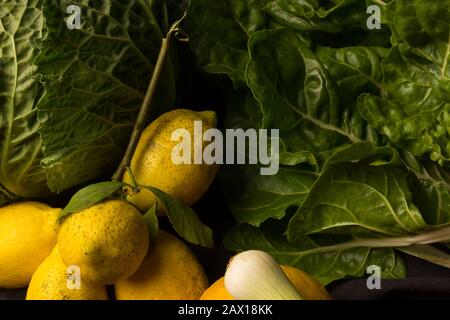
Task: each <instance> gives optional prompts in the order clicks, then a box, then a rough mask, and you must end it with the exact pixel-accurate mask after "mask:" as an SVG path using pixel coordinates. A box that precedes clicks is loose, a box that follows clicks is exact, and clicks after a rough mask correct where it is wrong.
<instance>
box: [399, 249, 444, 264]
mask: <svg viewBox="0 0 450 320" xmlns="http://www.w3.org/2000/svg"><path fill="white" fill-rule="evenodd" d="M396 249H397V250H399V251H401V252H404V253H406V254H409V255H411V256H414V257H416V258H419V259H423V260H426V261H429V262H431V263H434V264H437V265H439V266H442V267H445V268H449V269H450V255H449V254H448V253H446V252H444V251H442V250H439V249H437V248H435V247H432V246H429V245H420V244H419V245H415V246H410V247H403V248H396Z"/></svg>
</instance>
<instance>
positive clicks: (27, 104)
mask: <svg viewBox="0 0 450 320" xmlns="http://www.w3.org/2000/svg"><path fill="white" fill-rule="evenodd" d="M41 9H42V3H41V1H38V0H18V1H10V0H2V1H0V184H2V185H3V186H4V187H5V188H6V189H7V190H9V191H10V192H13V193H15V194H17V195H20V196H23V197H31V196H44V195H48V194H49V190H48V188H47V182H46V179H45V175H44V170H43V169H42V168H41V166H40V165H39V161H40V159H41V157H42V153H41V145H42V141H41V139H40V137H39V133H38V129H39V127H40V126H41V125H42V122H43V121H44V119H38V117H37V108H36V102H37V101H38V100H39V97H40V96H41V94H42V87H40V86H39V85H38V83H37V82H36V81H35V80H34V79H33V74H34V72H35V70H36V67H35V66H34V65H33V63H32V60H31V58H32V57H35V56H36V55H37V54H38V52H39V50H38V49H37V48H36V43H37V42H38V40H40V39H41V38H42V36H43V26H44V19H43V16H42V12H41Z"/></svg>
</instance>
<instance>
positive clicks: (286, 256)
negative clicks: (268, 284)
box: [224, 224, 405, 285]
mask: <svg viewBox="0 0 450 320" xmlns="http://www.w3.org/2000/svg"><path fill="white" fill-rule="evenodd" d="M299 243H300V244H297V245H293V244H290V243H289V242H288V241H287V240H286V239H285V238H284V236H283V233H282V229H279V228H277V226H274V225H273V224H271V225H263V227H261V228H259V229H258V228H255V227H252V226H249V225H246V224H241V225H239V226H237V227H235V228H234V229H232V230H231V231H230V232H229V233H228V234H227V235H226V236H225V239H224V244H225V246H226V247H227V248H228V249H229V250H232V251H238V252H240V251H245V250H263V251H265V252H267V253H269V254H270V255H272V257H273V258H274V259H275V260H277V261H278V263H280V264H285V265H290V266H294V267H296V268H299V269H302V270H304V271H305V272H307V273H309V274H310V275H312V276H313V277H314V278H316V279H317V280H319V281H320V282H322V283H323V284H324V285H327V284H329V283H331V282H333V281H334V280H337V279H342V278H344V277H348V276H352V277H361V276H363V275H364V274H365V272H366V268H367V267H368V266H370V265H373V264H375V265H377V266H379V267H380V268H381V275H382V277H383V278H385V279H399V278H404V277H405V265H404V262H403V260H402V259H401V258H400V257H399V256H398V255H396V254H395V252H394V250H393V249H391V248H375V249H370V248H367V247H358V246H357V244H355V246H351V247H348V243H341V244H334V245H326V246H321V245H319V244H318V243H316V242H314V241H313V240H312V239H311V238H309V237H303V238H302V239H301V241H300V242H299Z"/></svg>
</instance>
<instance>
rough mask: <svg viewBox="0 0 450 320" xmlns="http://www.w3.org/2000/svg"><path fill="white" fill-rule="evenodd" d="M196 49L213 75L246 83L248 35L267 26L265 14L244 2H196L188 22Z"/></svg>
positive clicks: (189, 13) (200, 61)
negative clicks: (224, 76)
mask: <svg viewBox="0 0 450 320" xmlns="http://www.w3.org/2000/svg"><path fill="white" fill-rule="evenodd" d="M185 22H186V24H185V29H186V31H187V33H188V35H189V38H190V45H191V48H192V50H193V51H194V52H195V53H196V55H197V58H198V59H199V63H200V65H201V66H202V67H203V69H204V70H205V71H207V72H209V73H219V74H226V75H228V76H229V77H230V78H231V79H232V80H233V82H234V85H235V86H236V87H239V86H242V85H243V84H244V83H245V77H244V70H245V66H246V64H247V61H248V52H247V40H248V34H250V33H252V32H253V31H255V30H258V29H260V28H261V26H262V25H264V23H265V22H264V17H263V16H262V15H261V13H260V12H259V11H258V10H256V9H253V8H251V7H249V6H248V4H247V1H242V0H223V1H210V0H193V1H191V4H190V7H189V12H188V15H187V17H186V20H185Z"/></svg>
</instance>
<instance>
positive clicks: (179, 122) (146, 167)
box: [123, 109, 218, 212]
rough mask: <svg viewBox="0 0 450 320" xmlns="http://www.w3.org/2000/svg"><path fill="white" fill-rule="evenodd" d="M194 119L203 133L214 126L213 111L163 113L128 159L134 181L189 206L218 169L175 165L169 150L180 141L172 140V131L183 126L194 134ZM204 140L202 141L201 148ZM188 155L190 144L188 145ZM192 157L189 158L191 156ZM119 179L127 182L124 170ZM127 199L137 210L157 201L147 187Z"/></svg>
mask: <svg viewBox="0 0 450 320" xmlns="http://www.w3.org/2000/svg"><path fill="white" fill-rule="evenodd" d="M194 121H201V122H202V128H203V132H204V131H206V130H208V129H211V128H214V127H215V126H216V123H217V119H216V114H215V113H214V112H212V111H205V112H194V111H191V110H185V109H177V110H174V111H171V112H168V113H165V114H163V115H162V116H161V117H159V118H158V119H156V120H155V121H153V122H152V123H151V124H150V125H149V126H148V127H147V128H146V129H145V130H144V132H143V133H142V136H141V138H140V139H139V143H138V145H137V148H136V151H135V152H134V155H133V157H132V160H131V165H130V167H131V170H132V172H133V174H134V176H135V178H136V181H137V183H138V184H140V185H143V186H152V187H155V188H158V189H160V190H162V191H164V192H165V193H167V194H169V195H171V196H172V197H174V198H177V199H179V200H181V201H183V202H184V204H185V205H187V206H191V205H192V204H194V203H195V202H196V201H197V200H198V199H200V198H201V197H202V196H203V194H204V193H205V192H206V191H207V190H208V188H209V186H210V185H211V183H212V181H213V180H214V177H215V175H216V173H217V170H218V165H207V164H194V162H193V160H192V161H191V163H192V164H175V163H174V162H173V161H172V160H173V159H172V151H173V149H174V147H175V146H176V145H178V144H179V143H180V141H172V133H173V132H174V131H175V130H177V129H185V130H187V131H188V132H189V133H190V134H191V137H194ZM205 146H206V143H205V142H203V146H202V147H203V148H204V147H205ZM191 150H192V154H193V153H194V151H193V150H194V147H192V148H191ZM192 159H193V158H192ZM123 181H124V182H126V183H128V184H131V182H132V179H131V177H130V176H129V174H128V173H125V175H124V178H123ZM128 200H129V201H130V202H131V203H133V204H134V205H135V206H136V207H138V208H139V209H140V210H141V211H143V212H144V211H147V210H148V209H150V208H151V207H152V206H153V205H154V204H155V202H156V201H157V200H156V198H155V196H154V195H153V194H152V193H151V192H150V191H148V190H146V189H143V190H141V191H140V192H138V193H136V194H134V195H130V196H129V197H128Z"/></svg>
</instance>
